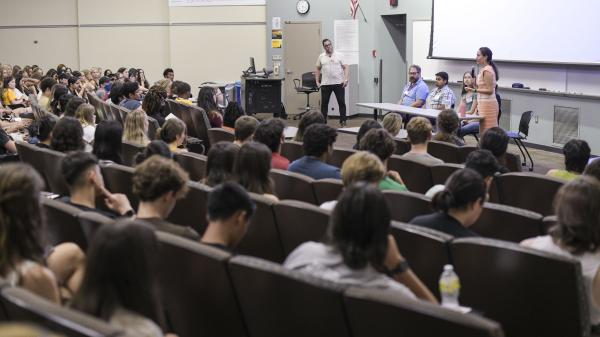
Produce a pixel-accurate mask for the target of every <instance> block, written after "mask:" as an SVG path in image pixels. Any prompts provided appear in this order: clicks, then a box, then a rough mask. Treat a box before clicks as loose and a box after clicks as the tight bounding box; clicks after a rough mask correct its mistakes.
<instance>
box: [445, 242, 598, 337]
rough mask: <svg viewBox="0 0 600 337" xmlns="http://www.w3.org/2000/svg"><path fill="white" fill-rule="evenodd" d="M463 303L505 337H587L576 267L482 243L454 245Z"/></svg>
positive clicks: (586, 317)
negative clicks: (490, 321) (496, 324)
mask: <svg viewBox="0 0 600 337" xmlns="http://www.w3.org/2000/svg"><path fill="white" fill-rule="evenodd" d="M450 250H451V254H452V258H453V261H454V267H455V270H456V273H457V274H458V277H459V278H460V283H461V289H460V303H461V304H462V305H465V306H469V307H472V308H475V309H476V310H478V311H480V312H482V313H484V315H485V316H486V317H488V318H490V319H493V320H495V321H498V322H499V323H500V324H502V327H503V329H504V331H505V332H506V335H507V336H547V337H564V336H584V335H588V333H589V312H588V308H587V295H586V292H585V289H584V281H583V279H582V276H581V265H580V263H579V262H578V261H575V260H572V259H569V258H566V257H562V256H559V255H555V254H550V253H546V252H543V251H539V250H534V249H529V248H525V247H522V246H519V245H517V244H514V243H510V242H505V241H498V240H492V239H482V238H467V239H457V240H454V241H453V242H452V243H451V244H450Z"/></svg>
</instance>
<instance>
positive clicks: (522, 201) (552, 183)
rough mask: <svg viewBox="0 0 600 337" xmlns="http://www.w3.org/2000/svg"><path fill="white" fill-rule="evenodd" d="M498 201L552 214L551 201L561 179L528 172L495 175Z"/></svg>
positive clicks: (560, 184)
mask: <svg viewBox="0 0 600 337" xmlns="http://www.w3.org/2000/svg"><path fill="white" fill-rule="evenodd" d="M496 184H497V188H498V195H499V197H500V203H502V204H504V205H509V206H514V207H519V208H524V209H528V210H530V211H534V212H537V213H540V214H541V215H544V216H546V215H553V214H554V210H553V207H552V202H553V201H554V195H555V194H556V192H558V189H559V188H560V187H561V186H562V185H563V184H564V181H563V180H560V179H557V178H553V177H548V176H545V175H541V174H536V173H529V172H527V173H526V172H518V173H517V172H514V173H505V174H501V175H499V176H497V177H496Z"/></svg>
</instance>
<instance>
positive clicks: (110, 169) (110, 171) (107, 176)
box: [100, 163, 139, 209]
mask: <svg viewBox="0 0 600 337" xmlns="http://www.w3.org/2000/svg"><path fill="white" fill-rule="evenodd" d="M100 167H101V170H102V176H103V177H104V184H105V186H106V188H107V189H108V190H109V191H110V192H111V193H122V194H125V195H126V196H127V198H128V199H129V202H130V203H131V206H132V207H133V208H134V209H137V205H138V203H139V200H138V198H137V197H135V196H134V195H133V190H132V188H133V182H132V179H133V168H131V167H127V166H124V165H119V164H115V163H110V164H102V165H100Z"/></svg>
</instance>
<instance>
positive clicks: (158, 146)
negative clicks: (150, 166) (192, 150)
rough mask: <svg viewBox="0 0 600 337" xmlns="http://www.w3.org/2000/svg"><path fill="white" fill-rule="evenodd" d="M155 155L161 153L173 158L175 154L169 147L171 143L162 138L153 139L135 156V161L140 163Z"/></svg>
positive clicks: (163, 155)
mask: <svg viewBox="0 0 600 337" xmlns="http://www.w3.org/2000/svg"><path fill="white" fill-rule="evenodd" d="M153 155H159V156H161V157H163V158H167V159H173V154H172V153H171V150H170V149H169V145H168V144H167V143H165V142H163V141H162V140H153V141H151V142H150V143H148V145H146V147H145V148H144V149H143V150H142V152H139V153H138V154H136V155H135V157H133V162H134V163H135V164H136V165H139V164H141V163H143V162H145V161H146V159H148V158H150V157H152V156H153Z"/></svg>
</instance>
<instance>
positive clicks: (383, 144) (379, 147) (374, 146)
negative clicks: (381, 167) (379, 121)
mask: <svg viewBox="0 0 600 337" xmlns="http://www.w3.org/2000/svg"><path fill="white" fill-rule="evenodd" d="M358 148H359V150H362V151H369V152H371V153H373V154H375V155H377V157H379V159H380V160H381V161H382V162H384V161H386V160H387V159H388V158H390V157H391V156H392V154H394V152H395V151H396V142H395V141H394V138H392V136H391V135H390V133H389V132H387V131H386V130H385V129H371V130H369V132H367V133H366V134H365V135H364V136H363V137H362V139H361V140H360V144H359V146H358Z"/></svg>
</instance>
